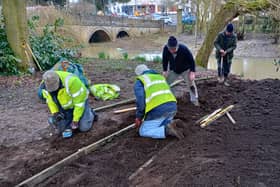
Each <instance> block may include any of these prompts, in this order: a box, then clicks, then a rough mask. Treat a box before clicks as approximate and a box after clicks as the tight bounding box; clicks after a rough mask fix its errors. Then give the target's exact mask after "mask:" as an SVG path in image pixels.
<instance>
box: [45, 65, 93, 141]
mask: <svg viewBox="0 0 280 187" xmlns="http://www.w3.org/2000/svg"><path fill="white" fill-rule="evenodd" d="M88 93H89V91H88V90H87V88H86V87H85V85H84V84H83V83H82V81H81V80H80V79H79V78H78V77H77V76H76V75H74V74H72V73H69V72H65V71H52V70H49V71H46V72H45V73H44V74H43V89H42V94H43V97H44V98H45V99H46V103H47V105H48V108H49V110H50V112H51V114H52V116H51V117H49V119H48V122H49V124H50V125H51V126H52V127H54V128H55V129H56V132H57V133H62V135H63V137H64V138H67V137H71V136H72V130H75V129H79V130H80V131H82V132H85V131H88V130H90V129H91V127H92V123H93V121H94V118H96V116H95V112H94V110H93V109H91V108H90V106H89V103H88Z"/></svg>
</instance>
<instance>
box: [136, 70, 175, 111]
mask: <svg viewBox="0 0 280 187" xmlns="http://www.w3.org/2000/svg"><path fill="white" fill-rule="evenodd" d="M137 79H139V80H140V81H141V82H142V83H143V85H144V90H145V95H146V99H145V103H146V108H145V114H147V113H148V112H149V111H151V110H152V109H154V108H155V107H157V106H159V105H161V104H164V103H167V102H170V101H175V102H176V98H175V96H174V95H173V93H172V92H171V90H170V87H169V85H168V84H167V82H166V80H165V78H164V77H163V76H161V75H160V74H144V75H140V76H138V77H137Z"/></svg>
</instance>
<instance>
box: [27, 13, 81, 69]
mask: <svg viewBox="0 0 280 187" xmlns="http://www.w3.org/2000/svg"><path fill="white" fill-rule="evenodd" d="M38 20H39V17H38V16H33V17H32V19H31V20H28V26H29V31H30V35H29V36H30V37H29V40H30V44H31V48H32V50H33V53H34V55H35V57H36V58H37V60H38V61H39V63H40V66H41V67H42V69H43V70H48V69H50V68H51V67H52V66H53V65H54V64H55V63H57V62H58V61H59V60H60V59H61V58H66V59H68V60H70V61H72V62H76V63H77V59H76V58H75V56H76V55H77V53H78V50H79V49H80V48H81V46H74V47H71V48H67V47H65V46H66V44H67V43H71V42H72V41H73V40H72V39H71V38H66V37H63V36H61V35H59V34H58V33H57V32H56V31H57V28H58V27H61V26H62V25H63V23H64V21H63V19H61V18H58V19H57V20H56V21H55V23H54V24H53V25H46V26H45V27H44V29H43V34H42V35H41V36H39V35H37V34H36V33H37V32H36V28H37V22H38Z"/></svg>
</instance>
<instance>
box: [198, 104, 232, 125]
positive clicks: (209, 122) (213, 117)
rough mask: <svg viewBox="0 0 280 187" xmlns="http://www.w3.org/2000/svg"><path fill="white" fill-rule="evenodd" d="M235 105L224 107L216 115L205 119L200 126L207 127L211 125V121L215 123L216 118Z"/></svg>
mask: <svg viewBox="0 0 280 187" xmlns="http://www.w3.org/2000/svg"><path fill="white" fill-rule="evenodd" d="M233 107H234V105H230V106H228V107H226V108H225V109H223V110H222V111H220V112H219V113H217V114H216V115H214V116H212V117H211V118H209V119H208V120H207V121H204V122H203V123H201V124H200V127H202V128H203V127H206V126H208V125H210V124H211V123H213V122H214V121H215V120H217V119H219V118H220V117H222V116H223V115H224V114H225V113H226V112H229V111H230V110H232V108H233Z"/></svg>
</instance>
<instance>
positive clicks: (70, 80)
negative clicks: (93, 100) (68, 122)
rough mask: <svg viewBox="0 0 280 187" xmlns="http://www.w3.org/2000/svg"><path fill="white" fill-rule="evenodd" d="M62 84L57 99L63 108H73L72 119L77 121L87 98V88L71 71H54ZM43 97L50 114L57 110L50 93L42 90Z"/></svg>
mask: <svg viewBox="0 0 280 187" xmlns="http://www.w3.org/2000/svg"><path fill="white" fill-rule="evenodd" d="M55 72H56V73H57V74H58V76H59V78H60V80H61V82H62V85H63V88H61V89H60V90H59V91H58V94H57V100H58V102H59V104H60V105H61V107H62V108H63V109H65V110H67V109H74V111H73V121H74V122H78V121H79V120H80V118H81V117H82V115H83V113H84V109H85V102H86V100H87V98H88V93H89V92H88V90H87V88H86V87H85V85H84V84H83V83H82V81H81V80H80V79H79V78H78V77H77V76H75V75H74V74H72V73H68V72H64V71H55ZM43 97H44V98H45V99H46V102H47V104H48V107H49V109H50V112H51V113H52V114H54V113H56V112H59V109H58V106H57V105H56V103H55V102H54V101H53V98H52V97H51V95H50V93H48V91H47V90H45V89H44V90H43Z"/></svg>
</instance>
